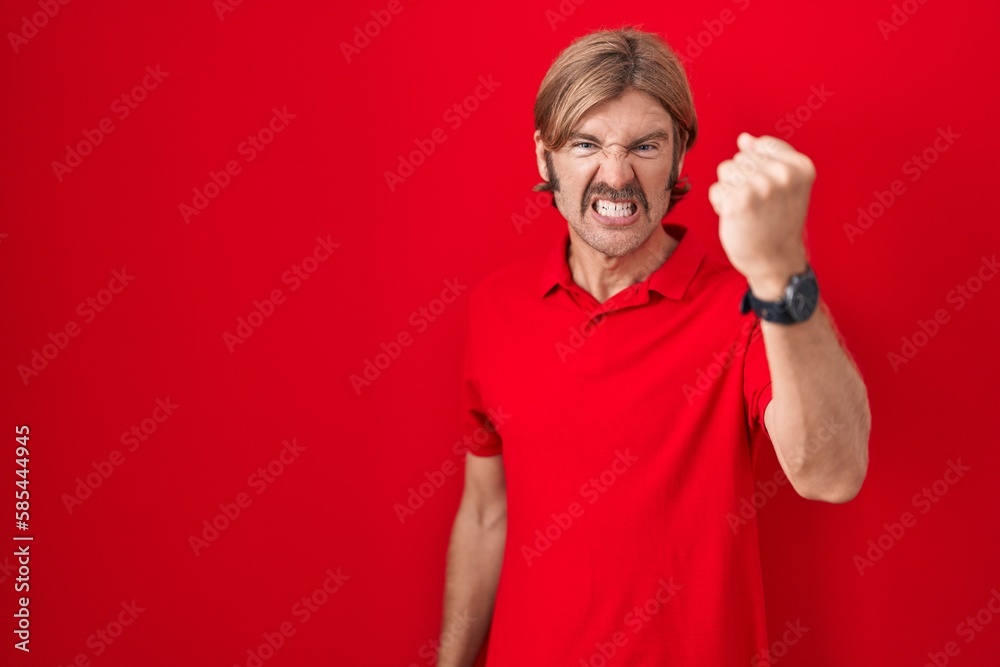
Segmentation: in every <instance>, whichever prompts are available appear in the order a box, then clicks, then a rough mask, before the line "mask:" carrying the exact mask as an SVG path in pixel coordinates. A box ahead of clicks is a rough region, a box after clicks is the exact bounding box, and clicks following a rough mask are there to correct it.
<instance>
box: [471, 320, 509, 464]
mask: <svg viewBox="0 0 1000 667" xmlns="http://www.w3.org/2000/svg"><path fill="white" fill-rule="evenodd" d="M471 319H472V315H471V313H470V322H469V326H468V327H467V329H466V339H465V360H464V363H463V365H462V366H463V368H462V391H461V423H462V443H463V445H464V446H463V447H462V449H463V450H465V451H468V452H470V453H472V454H474V455H476V456H496V455H498V454H502V453H503V443H502V441H501V438H500V435H499V433H497V429H496V426H495V425H494V424H493V422H492V421H491V419H490V412H491V411H490V410H489V409H488V408H487V407H486V406H484V405H483V399H482V393H481V392H480V388H479V375H478V372H477V369H478V363H477V360H476V354H477V349H478V348H477V347H476V345H475V343H476V340H475V337H474V335H473V330H474V329H475V327H474V326H473V325H474V324H475V323H474V322H472V321H471Z"/></svg>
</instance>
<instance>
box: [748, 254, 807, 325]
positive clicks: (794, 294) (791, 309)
mask: <svg viewBox="0 0 1000 667" xmlns="http://www.w3.org/2000/svg"><path fill="white" fill-rule="evenodd" d="M818 302H819V285H818V284H817V282H816V274H814V273H813V270H812V267H811V266H809V265H806V270H805V271H804V272H802V273H800V274H798V275H795V276H792V277H791V279H790V280H789V281H788V286H787V287H786V288H785V295H784V298H783V299H782V300H781V301H762V300H761V299H758V298H757V297H756V296H754V294H753V292H752V291H751V290H750V289H749V288H747V291H746V294H744V295H743V301H742V302H741V303H740V312H741V313H743V314H744V315H745V314H746V313H748V312H750V311H751V310H752V311H753V312H754V313H755V314H756V315H757V316H758V317H759V318H760V319H762V320H766V321H768V322H775V323H777V324H794V323H796V322H802V321H803V320H806V319H808V318H809V316H810V315H812V314H813V311H814V310H816V305H817V304H818Z"/></svg>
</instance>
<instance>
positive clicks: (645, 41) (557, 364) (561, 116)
mask: <svg viewBox="0 0 1000 667" xmlns="http://www.w3.org/2000/svg"><path fill="white" fill-rule="evenodd" d="M535 124H536V131H535V145H536V157H537V161H538V168H539V172H540V174H541V176H542V178H543V180H544V181H545V183H544V184H542V185H541V186H539V188H537V189H548V190H551V191H552V193H553V197H554V200H553V202H554V205H555V206H556V208H557V209H558V210H559V212H560V213H561V214H562V215H563V216H564V217H565V218H566V221H567V223H568V229H567V234H566V235H565V237H564V240H563V242H562V243H560V245H559V247H558V248H556V249H554V252H553V253H552V254H551V255H549V256H547V257H545V258H542V259H541V260H536V259H527V260H522V261H520V262H518V263H516V264H513V265H512V266H509V267H507V268H505V269H502V270H500V271H498V272H495V273H494V274H492V275H491V276H489V277H488V278H487V279H485V280H484V281H482V282H481V283H480V284H479V285H477V286H476V288H475V289H474V290H473V292H472V294H471V296H470V311H471V312H470V326H469V334H468V335H469V338H468V346H467V356H466V365H465V384H464V387H463V396H464V401H465V406H464V415H465V417H466V423H467V425H468V432H467V435H468V440H467V442H468V443H469V452H468V456H467V462H466V477H465V490H464V494H463V496H462V500H461V504H460V507H459V509H458V513H457V515H456V518H455V523H454V527H453V530H452V535H451V543H450V547H449V555H448V570H447V583H446V587H445V604H444V607H445V609H444V621H443V630H442V636H441V648H440V654H439V661H438V665H439V666H441V667H453V666H458V665H470V664H472V662H473V660H474V658H475V656H476V654H477V653H478V651H479V649H480V647H481V646H482V644H483V640H484V639H486V637H487V633H488V652H487V659H486V664H487V667H525V666H530V665H544V666H546V667H551V666H553V665H573V666H576V665H582V666H591V667H599V666H601V665H606V664H607V665H613V664H621V665H696V666H702V665H712V666H719V665H749V664H753V665H767V664H768V663H769V657H768V654H767V645H768V641H767V636H766V625H765V615H764V605H763V587H762V583H761V573H760V561H759V550H758V542H757V539H758V537H757V526H756V522H755V518H754V517H753V516H750V517H747V516H746V513H745V512H744V513H743V514H741V513H740V509H739V508H740V504H741V500H744V499H748V498H749V497H751V496H752V494H753V492H754V486H753V485H754V479H753V460H754V456H755V455H756V453H758V452H759V451H760V448H761V447H765V446H773V447H774V450H775V452H776V453H777V457H778V461H779V462H780V465H781V467H782V469H783V471H784V473H785V474H786V475H787V477H788V480H789V482H790V483H791V485H792V487H793V488H794V489H795V491H796V492H798V493H799V494H800V495H802V496H803V497H805V498H809V499H813V500H821V501H826V502H831V503H842V502H846V501H848V500H850V499H851V498H853V497H854V496H855V495H856V494H857V493H858V491H859V489H860V487H861V484H862V482H863V480H864V477H865V474H866V471H867V465H868V434H869V424H870V413H869V407H868V399H867V392H866V389H865V386H864V383H863V381H862V379H861V377H860V375H859V373H858V371H857V369H856V367H855V365H854V363H853V361H852V359H851V357H850V356H849V354H848V353H847V352H846V351H845V350H844V348H843V346H842V343H841V341H840V338H839V336H838V334H837V332H836V331H835V329H834V327H833V324H832V321H831V319H830V316H829V314H828V313H827V312H826V309H825V308H824V307H823V305H822V304H821V303H820V302H819V296H818V289H817V282H816V277H815V276H814V274H813V273H812V271H811V269H810V267H809V265H808V260H807V253H806V248H805V243H804V240H803V225H804V220H805V214H806V209H807V206H808V200H809V192H810V188H811V185H812V182H813V179H814V176H815V172H814V169H813V165H812V162H811V161H810V160H809V158H807V157H806V156H804V155H802V154H800V153H798V152H796V151H795V150H794V149H793V148H792V147H791V146H789V145H788V144H786V143H784V142H782V141H779V140H777V139H774V138H771V137H753V136H751V135H749V134H746V133H743V134H741V135H740V136H739V137H738V139H737V148H738V152H737V153H736V155H735V156H734V157H733V159H731V160H726V161H725V162H723V163H722V164H720V165H719V168H718V179H719V180H718V182H717V183H715V184H713V185H712V186H711V187H710V188H709V192H708V194H709V199H710V201H711V203H712V205H713V207H714V209H715V211H716V212H717V213H718V215H719V235H720V238H721V240H722V246H723V248H724V250H725V252H726V254H727V256H728V258H729V260H730V263H731V264H732V267H729V266H726V265H723V264H722V263H718V262H715V261H713V260H711V259H710V258H709V257H708V256H707V255H706V253H705V250H704V248H703V247H702V246H700V245H699V244H698V242H697V240H696V239H695V238H693V237H692V236H691V235H689V234H688V233H687V230H686V228H685V227H683V226H680V225H677V224H670V223H665V222H664V221H663V220H662V219H663V217H664V215H665V214H666V213H667V211H668V210H670V208H671V206H672V205H673V204H674V203H675V202H676V201H677V200H678V199H680V198H681V197H682V196H683V195H684V194H685V193H686V192H687V191H688V186H687V184H686V182H684V181H682V180H679V178H678V176H679V174H680V170H681V168H682V165H683V160H684V154H685V152H686V151H687V150H688V149H690V148H691V146H692V144H693V142H694V140H695V136H696V134H697V120H696V117H695V111H694V105H693V102H692V98H691V93H690V90H689V88H688V83H687V80H686V77H685V75H684V71H683V68H682V66H681V64H680V62H679V60H678V58H677V57H676V55H675V54H674V53H673V52H672V51H671V50H670V48H669V47H668V46H667V45H666V44H665V43H664V42H663V41H662V40H660V39H659V38H658V37H656V36H655V35H651V34H648V33H643V32H640V31H637V30H634V29H622V30H615V31H602V32H598V33H594V34H591V35H588V36H586V37H584V38H582V39H579V40H577V41H576V42H574V43H573V44H572V45H571V46H570V47H569V48H567V49H566V50H565V51H564V52H563V53H562V54H561V55H560V56H559V58H558V59H557V60H556V62H555V63H554V64H553V65H552V68H551V69H550V70H549V72H548V73H547V75H546V76H545V79H544V80H543V82H542V85H541V88H540V90H539V93H538V98H537V101H536V105H535ZM734 268H735V270H733V269H734ZM790 529H794V527H790Z"/></svg>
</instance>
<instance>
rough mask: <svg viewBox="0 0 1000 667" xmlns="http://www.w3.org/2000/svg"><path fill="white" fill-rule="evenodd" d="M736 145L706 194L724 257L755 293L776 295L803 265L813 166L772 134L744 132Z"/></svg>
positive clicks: (764, 296) (773, 297) (768, 297)
mask: <svg viewBox="0 0 1000 667" xmlns="http://www.w3.org/2000/svg"><path fill="white" fill-rule="evenodd" d="M736 145H737V147H738V148H739V152H738V153H736V155H735V156H733V158H732V159H731V160H725V161H723V162H722V163H721V164H720V165H719V169H718V177H719V180H718V182H716V183H713V184H712V185H711V187H709V189H708V198H709V201H711V202H712V207H713V208H714V209H715V212H716V213H718V214H719V238H720V240H721V241H722V248H723V249H724V250H725V251H726V255H727V256H728V257H729V261H730V262H731V263H732V265H733V266H734V267H735V268H736V270H737V271H739V272H740V273H742V274H743V276H744V277H746V279H747V281H748V282H749V284H750V288H751V289H752V290H753V293H754V295H756V296H757V297H758V298H760V299H764V300H768V301H771V300H778V299H780V298H781V295H782V293H783V291H784V288H785V285H787V283H788V279H789V278H790V277H791V276H793V275H795V274H797V273H801V272H803V271H805V269H806V259H807V258H806V250H805V242H804V240H803V236H802V230H803V226H804V224H805V219H806V210H807V209H808V207H809V193H810V190H811V189H812V184H813V181H814V180H815V178H816V169H815V167H814V166H813V163H812V160H810V159H809V158H808V157H806V156H805V155H803V154H802V153H799V152H797V151H796V150H795V149H794V148H792V147H791V146H790V145H789V144H787V143H785V142H784V141H781V140H780V139H776V138H775V137H768V136H764V137H754V136H753V135H750V134H748V133H746V132H743V133H742V134H740V136H739V137H737V139H736Z"/></svg>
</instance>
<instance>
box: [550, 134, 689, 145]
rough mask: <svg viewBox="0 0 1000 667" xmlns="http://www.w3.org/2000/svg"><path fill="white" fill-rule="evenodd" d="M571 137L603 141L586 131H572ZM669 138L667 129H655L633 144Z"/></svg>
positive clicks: (595, 141) (594, 141)
mask: <svg viewBox="0 0 1000 667" xmlns="http://www.w3.org/2000/svg"><path fill="white" fill-rule="evenodd" d="M569 138H570V139H582V140H584V141H590V142H592V143H595V144H600V143H601V140H600V139H598V138H597V137H595V136H594V135H592V134H587V133H585V132H570V134H569ZM669 138H670V134H668V133H667V131H666V130H655V131H653V132H649V133H647V134H644V135H642V136H641V137H639V138H638V139H635V140H633V141H632V142H631V145H633V146H636V145H639V144H644V143H646V142H647V141H652V140H653V139H669Z"/></svg>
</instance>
